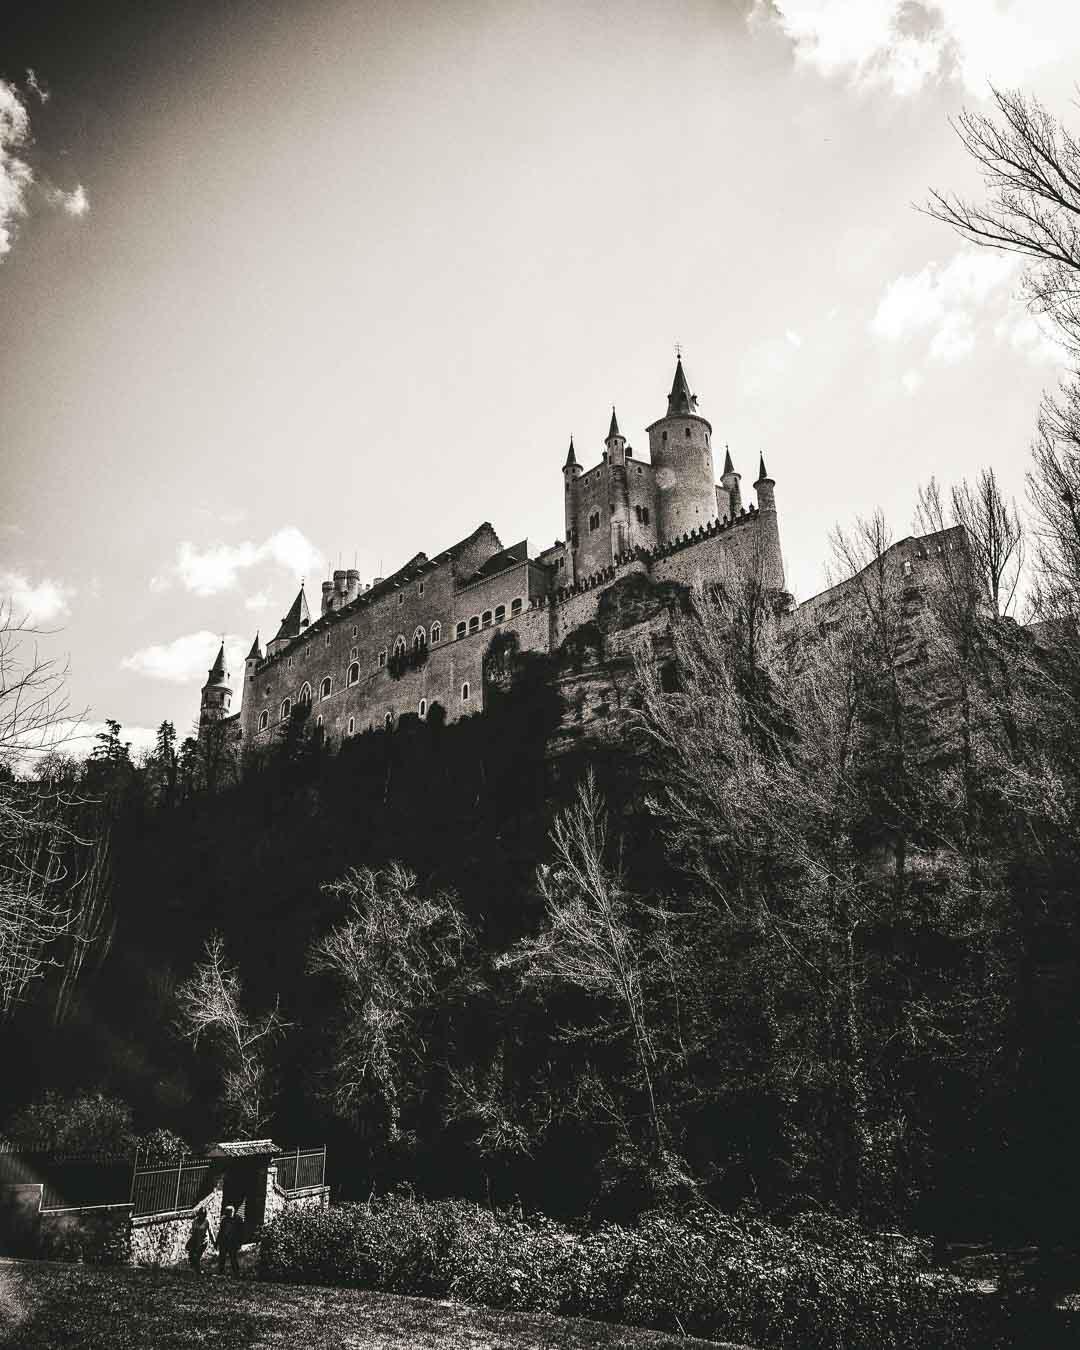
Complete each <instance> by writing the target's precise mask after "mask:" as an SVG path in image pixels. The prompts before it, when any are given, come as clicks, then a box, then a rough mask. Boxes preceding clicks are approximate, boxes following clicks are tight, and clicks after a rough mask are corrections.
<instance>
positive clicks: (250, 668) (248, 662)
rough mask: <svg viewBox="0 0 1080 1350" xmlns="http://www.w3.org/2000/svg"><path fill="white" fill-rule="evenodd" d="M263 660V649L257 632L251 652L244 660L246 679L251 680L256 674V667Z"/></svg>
mask: <svg viewBox="0 0 1080 1350" xmlns="http://www.w3.org/2000/svg"><path fill="white" fill-rule="evenodd" d="M262 659H263V654H262V648H261V647H260V646H259V634H258V631H257V630H256V633H255V641H254V642H253V643H252V644H251V651H249V652H248V654H247V656H246V657H245V658H244V679H245V681H246V680H250V679H251V677H252V676H253V675H254V674H255V667H256V666H257V665H258V664H259V662H260V661H261V660H262Z"/></svg>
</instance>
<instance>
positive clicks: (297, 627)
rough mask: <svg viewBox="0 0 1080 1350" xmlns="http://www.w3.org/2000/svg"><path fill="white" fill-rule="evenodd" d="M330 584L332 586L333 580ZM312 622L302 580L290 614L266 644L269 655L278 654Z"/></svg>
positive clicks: (290, 608)
mask: <svg viewBox="0 0 1080 1350" xmlns="http://www.w3.org/2000/svg"><path fill="white" fill-rule="evenodd" d="M330 585H331V587H332V586H333V582H331V583H330ZM310 623H311V614H310V612H309V610H308V603H307V596H306V595H305V594H304V583H303V582H301V583H300V590H299V591H298V592H297V596H296V599H295V600H294V601H293V602H292V605H291V606H290V607H289V612H288V614H286V615H285V617H284V618H283V619H282V621H281V627H280V628H279V629H278V630H277V633H276V634H275V635H274V637H273V639H272V640H271V641H270V642H268V643H267V644H266V654H267V656H276V655H277V654H278V652H279V651H281V650H282V649H283V648H284V647H287V646H288V645H289V643H290V642H292V640H293V638H298V637H299V636H300V634H301V633H302V632H303V631H304V629H305V628H307V627H308V625H309V624H310Z"/></svg>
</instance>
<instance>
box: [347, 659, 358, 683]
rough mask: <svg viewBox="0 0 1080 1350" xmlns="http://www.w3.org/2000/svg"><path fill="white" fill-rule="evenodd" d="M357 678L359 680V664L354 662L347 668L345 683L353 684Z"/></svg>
mask: <svg viewBox="0 0 1080 1350" xmlns="http://www.w3.org/2000/svg"><path fill="white" fill-rule="evenodd" d="M359 678H360V662H359V661H354V662H353V663H352V665H351V666H350V667H349V669H348V672H347V674H346V676H345V683H346V684H355V683H356V681H357V680H358V679H359Z"/></svg>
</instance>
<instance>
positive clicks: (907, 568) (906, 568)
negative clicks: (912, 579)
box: [900, 562, 911, 577]
mask: <svg viewBox="0 0 1080 1350" xmlns="http://www.w3.org/2000/svg"><path fill="white" fill-rule="evenodd" d="M900 571H901V572H902V573H903V574H904V576H906V577H909V576H911V563H910V562H903V563H901V564H900Z"/></svg>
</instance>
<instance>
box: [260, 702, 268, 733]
mask: <svg viewBox="0 0 1080 1350" xmlns="http://www.w3.org/2000/svg"><path fill="white" fill-rule="evenodd" d="M269 725H270V713H269V710H268V709H266V708H264V709H263V710H262V712H261V713H260V714H259V730H260V731H265V730H266V728H267V727H268V726H269Z"/></svg>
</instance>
